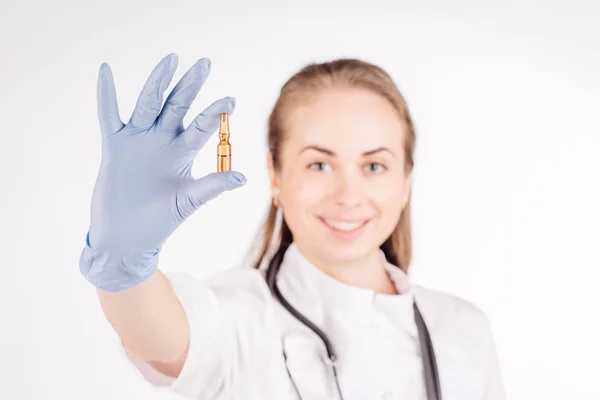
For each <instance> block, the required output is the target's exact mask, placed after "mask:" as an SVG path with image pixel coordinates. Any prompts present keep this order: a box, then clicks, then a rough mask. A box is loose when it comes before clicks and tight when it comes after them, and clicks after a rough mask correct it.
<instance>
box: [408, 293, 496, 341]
mask: <svg viewBox="0 0 600 400" xmlns="http://www.w3.org/2000/svg"><path fill="white" fill-rule="evenodd" d="M412 287H413V291H414V295H415V302H416V303H417V305H418V307H419V310H420V311H421V313H422V314H423V319H425V322H426V323H427V325H428V327H429V328H430V329H431V330H434V331H438V332H445V333H452V334H459V335H461V336H462V337H464V338H472V339H474V340H477V341H479V340H482V341H485V340H487V338H488V337H489V335H490V322H489V319H488V316H487V314H486V313H485V312H484V311H483V310H482V309H481V308H479V307H478V306H476V305H475V304H474V303H472V302H471V301H468V300H466V299H464V298H462V297H459V296H456V295H453V294H450V293H446V292H443V291H440V290H435V289H430V288H426V287H424V286H421V285H412Z"/></svg>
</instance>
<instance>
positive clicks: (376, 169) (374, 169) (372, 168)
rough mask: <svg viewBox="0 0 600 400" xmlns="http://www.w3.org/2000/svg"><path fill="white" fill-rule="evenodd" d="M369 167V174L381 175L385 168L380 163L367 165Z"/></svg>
mask: <svg viewBox="0 0 600 400" xmlns="http://www.w3.org/2000/svg"><path fill="white" fill-rule="evenodd" d="M368 167H369V172H374V173H376V174H377V173H381V172H383V171H385V169H386V168H385V166H384V165H383V164H380V163H370V164H368Z"/></svg>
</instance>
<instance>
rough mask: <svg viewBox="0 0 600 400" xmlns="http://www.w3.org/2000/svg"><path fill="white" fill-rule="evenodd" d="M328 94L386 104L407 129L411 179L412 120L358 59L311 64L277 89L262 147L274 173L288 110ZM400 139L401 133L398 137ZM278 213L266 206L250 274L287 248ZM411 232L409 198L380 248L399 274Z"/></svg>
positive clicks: (385, 83)
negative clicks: (373, 97)
mask: <svg viewBox="0 0 600 400" xmlns="http://www.w3.org/2000/svg"><path fill="white" fill-rule="evenodd" d="M330 88H359V89H367V90H370V91H372V92H374V93H376V94H379V95H381V96H383V97H384V98H385V99H387V100H388V101H389V102H390V103H391V104H392V106H393V107H394V108H395V109H396V111H397V113H398V115H399V117H400V119H401V120H402V121H404V123H405V125H406V137H405V144H404V153H405V157H404V158H405V171H406V173H407V174H408V173H410V172H411V171H412V169H413V166H414V159H413V158H414V151H415V142H416V135H415V129H414V125H413V121H412V118H411V115H410V113H409V110H408V106H407V104H406V101H405V100H404V97H403V96H402V94H401V93H400V91H399V90H398V88H397V87H396V84H395V83H394V82H393V80H392V78H391V77H390V76H389V75H388V74H387V73H386V72H385V71H384V70H383V69H381V68H380V67H377V66H375V65H373V64H370V63H367V62H365V61H362V60H358V59H337V60H333V61H329V62H325V63H320V64H317V63H313V64H309V65H307V66H306V67H304V68H302V69H301V70H300V71H298V72H297V73H296V74H295V75H293V76H292V77H291V78H290V79H289V80H288V81H287V82H286V83H285V84H284V85H283V87H282V89H281V91H280V94H279V98H278V99H277V102H276V103H275V106H274V107H273V110H272V112H271V115H270V116H269V122H268V134H267V144H268V148H269V151H270V152H271V154H272V160H273V167H274V169H275V170H276V171H277V170H278V169H279V168H280V150H281V147H282V145H283V143H284V140H285V132H286V129H285V128H286V126H285V122H286V120H287V118H288V116H289V115H290V112H291V110H293V108H294V107H295V106H296V105H298V104H300V103H302V102H306V101H308V100H309V98H310V97H312V96H315V95H317V94H318V93H319V92H320V91H323V90H327V89H330ZM399 134H400V132H399ZM277 216H278V207H276V206H275V204H274V203H273V202H271V204H270V206H269V209H268V212H267V215H266V218H265V221H264V222H263V225H262V227H261V229H260V232H259V235H258V236H257V239H256V242H255V243H254V244H253V246H252V249H254V251H256V249H258V255H257V256H256V259H255V261H254V263H253V264H252V265H253V267H254V268H260V267H261V265H262V263H263V262H264V261H265V258H266V257H267V253H268V252H269V250H270V249H271V247H273V246H275V245H276V246H277V248H276V250H275V252H281V251H282V250H283V249H284V248H286V247H287V246H288V245H289V244H291V243H292V241H293V237H292V232H291V231H290V229H289V227H288V225H287V223H286V222H285V219H283V218H281V221H280V225H281V226H280V227H279V231H278V233H277V234H275V233H276V232H275V229H276V226H277V222H278V221H277ZM410 228H411V226H410V194H409V198H408V201H407V203H406V206H405V208H404V210H403V212H402V214H401V216H400V219H399V221H398V224H397V225H396V227H395V229H394V231H393V232H392V234H391V235H390V237H389V238H388V239H387V240H386V241H385V242H384V243H383V244H382V245H381V246H380V248H381V250H383V252H384V254H385V256H386V258H387V260H388V261H389V262H390V263H392V264H393V265H396V266H398V267H399V268H401V269H402V270H404V271H408V266H409V264H410V260H411V252H412V249H411V248H412V242H411V229H410Z"/></svg>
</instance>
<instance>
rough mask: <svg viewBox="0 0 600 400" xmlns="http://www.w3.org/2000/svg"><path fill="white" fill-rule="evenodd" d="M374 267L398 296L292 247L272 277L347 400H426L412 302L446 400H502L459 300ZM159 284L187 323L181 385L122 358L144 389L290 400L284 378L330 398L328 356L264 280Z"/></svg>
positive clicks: (185, 279) (183, 277)
mask: <svg viewBox="0 0 600 400" xmlns="http://www.w3.org/2000/svg"><path fill="white" fill-rule="evenodd" d="M381 256H382V259H383V260H384V262H385V263H386V268H387V270H388V272H389V273H390V276H391V278H392V280H393V281H394V282H395V284H396V286H397V288H398V291H399V293H400V294H399V295H393V296H392V295H382V294H374V293H373V291H371V290H368V289H362V288H356V287H351V286H348V285H345V284H343V283H341V282H339V281H336V280H335V279H333V278H330V277H329V276H327V275H325V274H324V273H322V272H321V271H320V270H318V269H317V268H316V267H314V266H313V265H312V264H311V263H310V262H309V261H308V260H307V259H306V258H305V257H303V255H302V254H301V253H300V252H299V250H298V248H297V247H296V246H295V244H293V243H292V245H291V246H290V247H289V248H288V250H287V252H286V254H285V257H284V259H283V262H282V265H281V269H280V272H279V275H278V284H279V288H280V290H281V292H282V294H283V295H284V297H286V299H287V300H288V301H289V302H290V303H291V304H292V305H293V306H294V307H295V308H296V309H297V310H298V311H300V312H301V313H302V314H304V315H305V316H306V317H307V318H308V319H309V320H311V321H312V322H313V323H315V324H316V325H317V326H319V327H320V328H321V329H322V330H323V331H324V332H325V333H326V334H327V335H328V336H329V338H330V340H331V341H332V343H333V346H334V347H335V349H336V352H337V354H338V357H339V360H338V376H339V381H340V386H341V390H342V393H343V395H344V400H359V399H360V400H373V399H385V400H392V399H398V400H400V399H402V400H425V399H426V394H425V386H424V380H423V369H422V361H421V354H420V353H421V351H420V346H419V341H418V333H417V328H416V325H415V322H414V314H413V308H412V303H413V299H415V300H416V302H417V304H418V306H419V309H420V311H421V313H422V315H423V318H424V320H425V322H426V324H427V327H428V328H429V332H430V335H431V339H432V342H433V347H434V350H435V355H436V358H437V363H438V370H439V375H440V384H441V391H442V397H443V399H444V400H476V399H477V400H503V399H504V398H505V394H504V389H503V385H502V381H501V374H500V369H499V366H498V359H497V355H496V350H495V345H494V341H493V337H492V333H491V330H490V326H489V323H488V319H487V317H486V316H485V314H484V313H482V311H480V310H479V309H477V308H476V307H475V306H473V305H472V304H470V303H468V302H466V301H465V300H462V299H459V298H457V297H454V296H451V295H448V294H444V293H441V292H438V291H434V290H430V289H426V288H423V287H421V286H418V285H414V284H410V283H409V280H408V277H407V275H406V274H405V273H404V272H403V271H402V270H400V269H399V268H397V267H395V266H393V265H391V264H389V263H387V261H386V260H385V256H384V254H383V252H381ZM167 277H168V278H169V280H170V282H171V283H172V285H173V287H174V290H175V292H176V293H177V295H178V297H179V299H180V301H181V303H182V305H183V307H184V309H185V312H186V314H187V316H188V319H189V322H190V329H191V340H190V349H189V356H188V358H187V360H186V363H185V365H184V367H183V370H182V371H181V374H180V375H179V377H178V378H177V379H173V378H169V377H167V376H165V375H162V374H160V373H158V372H157V371H156V370H154V369H152V368H151V367H150V366H149V365H148V364H147V363H144V362H143V361H139V360H135V359H134V358H133V357H132V356H131V355H130V354H128V353H127V352H126V350H125V349H124V348H123V347H121V350H122V351H123V354H124V355H125V356H126V357H127V358H126V359H127V360H128V362H131V364H132V365H133V368H134V370H135V371H137V372H138V373H139V375H140V376H141V377H143V379H145V380H146V381H147V382H149V383H150V384H151V385H153V386H155V387H157V388H162V389H163V390H172V391H174V392H176V393H179V394H181V395H183V396H184V397H187V398H189V399H194V400H197V399H207V400H208V399H210V400H216V399H244V400H287V399H290V400H292V399H298V397H297V394H296V392H295V389H294V385H293V384H292V380H291V379H290V375H291V376H292V377H293V380H294V382H295V384H296V386H297V388H298V390H299V391H300V394H301V395H302V399H304V400H320V399H327V400H331V399H336V398H337V391H336V387H335V380H334V378H333V375H332V371H331V368H330V367H329V366H328V365H327V364H326V363H325V362H324V361H323V360H324V358H325V356H326V353H325V347H324V346H323V344H322V342H321V341H320V340H319V338H318V337H317V336H316V335H315V334H313V333H312V332H311V331H309V330H308V329H307V328H305V327H304V326H303V325H302V324H300V323H299V322H298V321H297V320H296V319H295V318H294V317H292V316H291V315H290V314H289V313H288V312H287V311H286V310H285V309H284V308H283V307H282V306H281V305H280V304H279V303H278V302H277V301H276V300H275V299H274V298H273V297H272V296H271V293H270V291H269V289H268V287H267V285H266V283H265V280H264V277H263V273H262V272H261V271H258V270H255V269H252V268H236V269H231V270H228V271H226V272H224V273H220V274H218V275H216V276H213V277H211V278H210V279H209V280H205V281H200V280H197V279H196V278H194V277H192V276H190V275H189V274H185V273H168V274H167ZM284 347H285V353H286V356H287V368H286V362H285V360H284V356H283V349H284ZM288 371H289V374H288Z"/></svg>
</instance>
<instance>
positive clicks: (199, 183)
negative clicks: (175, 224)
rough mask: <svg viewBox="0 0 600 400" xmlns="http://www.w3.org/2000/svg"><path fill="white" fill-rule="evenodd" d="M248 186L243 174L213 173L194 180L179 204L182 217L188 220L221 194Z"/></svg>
mask: <svg viewBox="0 0 600 400" xmlns="http://www.w3.org/2000/svg"><path fill="white" fill-rule="evenodd" d="M245 184H246V177H245V176H244V174H242V173H241V172H237V171H225V172H213V173H211V174H208V175H206V176H203V177H202V178H199V179H194V180H193V181H191V182H190V184H189V185H188V186H187V188H186V189H185V196H184V201H182V202H180V203H179V208H180V212H181V213H182V216H184V217H185V218H187V217H188V216H189V215H191V214H192V213H193V212H194V211H196V210H197V209H198V208H200V207H201V206H202V205H204V204H206V203H207V202H209V201H210V200H212V199H214V198H215V197H217V196H219V195H220V194H221V193H223V192H225V191H228V190H233V189H237V188H238V187H241V186H244V185H245Z"/></svg>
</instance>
